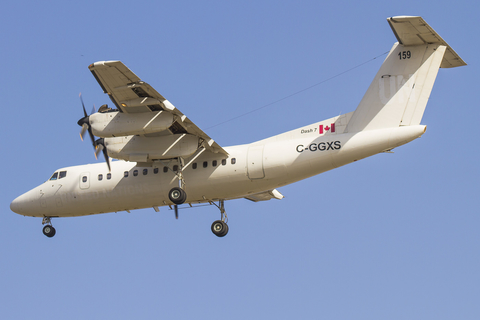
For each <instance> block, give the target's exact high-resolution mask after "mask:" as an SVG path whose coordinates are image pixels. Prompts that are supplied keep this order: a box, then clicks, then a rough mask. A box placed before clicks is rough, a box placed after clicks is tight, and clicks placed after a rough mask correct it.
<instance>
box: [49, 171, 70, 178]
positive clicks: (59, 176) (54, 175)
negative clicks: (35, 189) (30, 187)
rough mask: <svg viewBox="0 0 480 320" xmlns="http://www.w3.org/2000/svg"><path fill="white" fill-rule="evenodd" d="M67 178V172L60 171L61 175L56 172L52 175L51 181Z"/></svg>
mask: <svg viewBox="0 0 480 320" xmlns="http://www.w3.org/2000/svg"><path fill="white" fill-rule="evenodd" d="M66 176H67V171H60V174H59V173H58V172H55V173H54V174H52V176H51V177H50V179H49V180H57V179H62V178H65V177H66Z"/></svg>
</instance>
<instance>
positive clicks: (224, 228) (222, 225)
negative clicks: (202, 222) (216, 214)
mask: <svg viewBox="0 0 480 320" xmlns="http://www.w3.org/2000/svg"><path fill="white" fill-rule="evenodd" d="M214 204H215V205H216V206H217V208H218V209H220V215H221V219H220V220H216V221H214V222H213V223H212V228H211V229H212V232H213V234H214V235H216V236H217V237H220V238H221V237H225V236H226V235H227V233H228V225H227V221H228V217H227V213H226V212H225V205H224V200H220V205H217V204H216V203H214Z"/></svg>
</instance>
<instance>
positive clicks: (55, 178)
mask: <svg viewBox="0 0 480 320" xmlns="http://www.w3.org/2000/svg"><path fill="white" fill-rule="evenodd" d="M57 178H58V172H55V173H54V174H53V175H52V177H51V178H50V180H57Z"/></svg>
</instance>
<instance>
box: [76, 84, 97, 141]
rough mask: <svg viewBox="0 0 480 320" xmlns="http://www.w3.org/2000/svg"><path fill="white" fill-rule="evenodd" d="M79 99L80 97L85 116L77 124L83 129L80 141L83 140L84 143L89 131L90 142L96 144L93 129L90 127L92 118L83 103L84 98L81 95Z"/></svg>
mask: <svg viewBox="0 0 480 320" xmlns="http://www.w3.org/2000/svg"><path fill="white" fill-rule="evenodd" d="M79 97H80V101H81V102H82V107H83V115H84V117H83V118H81V119H80V120H78V122H77V124H78V125H79V126H81V127H82V129H80V139H82V141H83V137H84V136H85V132H86V131H87V130H88V134H89V135H90V140H91V141H92V143H94V142H95V137H94V135H93V133H92V128H91V127H90V122H89V118H90V117H89V115H88V114H87V110H85V104H84V103H83V98H82V94H81V93H80V94H79Z"/></svg>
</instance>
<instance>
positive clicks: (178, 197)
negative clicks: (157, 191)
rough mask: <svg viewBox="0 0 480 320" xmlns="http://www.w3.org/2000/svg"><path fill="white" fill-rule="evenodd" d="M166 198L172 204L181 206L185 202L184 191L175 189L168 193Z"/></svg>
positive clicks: (185, 194) (185, 195)
mask: <svg viewBox="0 0 480 320" xmlns="http://www.w3.org/2000/svg"><path fill="white" fill-rule="evenodd" d="M168 198H169V199H170V201H172V202H173V203H174V204H182V203H184V202H185V200H187V193H186V192H185V190H183V189H181V188H179V187H175V188H172V189H171V190H170V191H169V192H168Z"/></svg>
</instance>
